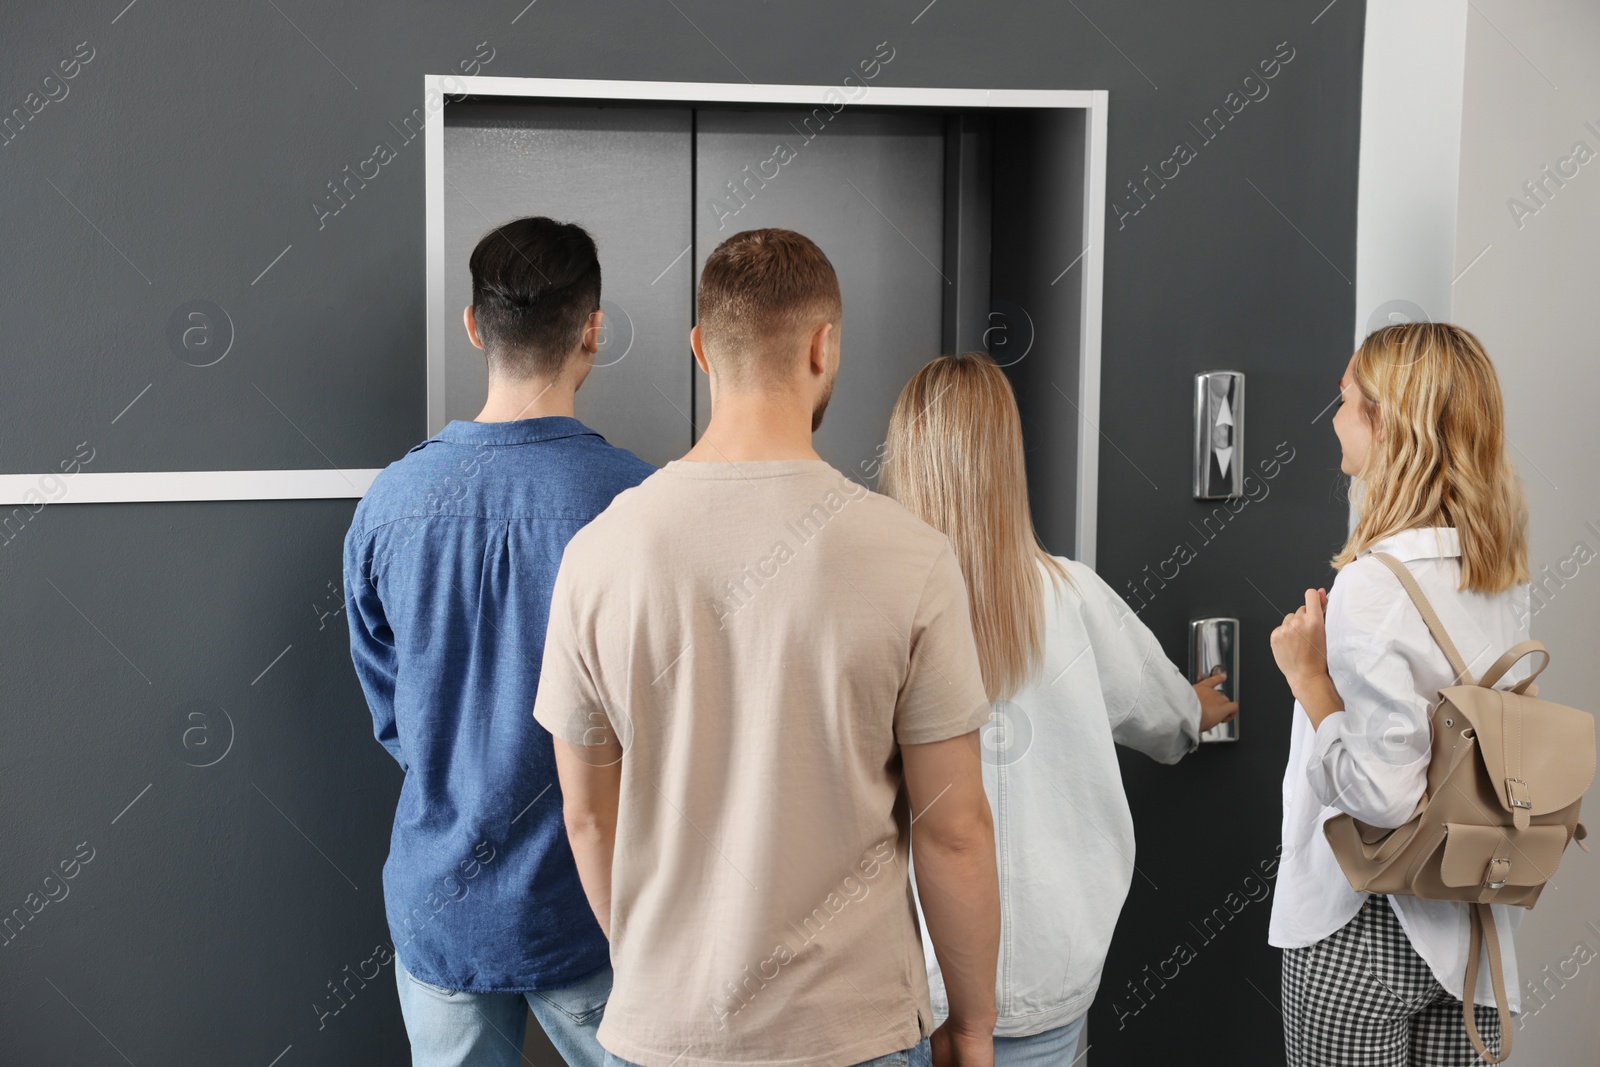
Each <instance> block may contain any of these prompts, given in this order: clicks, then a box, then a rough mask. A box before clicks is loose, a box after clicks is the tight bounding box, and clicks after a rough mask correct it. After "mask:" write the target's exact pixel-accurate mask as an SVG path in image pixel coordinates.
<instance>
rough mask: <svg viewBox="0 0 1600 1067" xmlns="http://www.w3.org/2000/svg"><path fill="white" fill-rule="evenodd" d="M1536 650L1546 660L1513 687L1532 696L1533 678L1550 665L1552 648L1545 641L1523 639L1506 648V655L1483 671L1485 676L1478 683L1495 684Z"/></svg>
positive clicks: (1516, 690) (1515, 690) (1516, 691)
mask: <svg viewBox="0 0 1600 1067" xmlns="http://www.w3.org/2000/svg"><path fill="white" fill-rule="evenodd" d="M1535 652H1537V653H1539V655H1541V656H1543V657H1544V661H1543V662H1542V663H1540V664H1539V666H1537V667H1535V668H1534V670H1533V673H1532V674H1530V675H1528V676H1527V677H1526V678H1524V679H1523V680H1522V681H1520V682H1518V683H1517V684H1516V685H1514V686H1512V687H1511V691H1512V692H1513V693H1524V694H1527V695H1528V696H1532V695H1533V694H1532V693H1528V687H1529V686H1531V685H1532V684H1533V680H1534V679H1535V678H1537V677H1539V675H1540V674H1541V673H1542V672H1543V671H1544V669H1545V668H1546V667H1548V666H1550V650H1549V649H1547V648H1545V647H1544V642H1543V641H1523V642H1522V643H1520V644H1515V645H1512V646H1511V647H1510V648H1509V649H1507V650H1506V654H1505V655H1503V656H1501V657H1500V658H1499V659H1497V660H1495V661H1494V662H1493V663H1491V664H1490V665H1489V669H1488V670H1486V671H1484V672H1483V677H1482V678H1479V679H1478V684H1479V685H1486V686H1493V685H1494V683H1496V682H1498V681H1499V680H1500V679H1501V678H1503V677H1504V676H1505V673H1506V671H1509V670H1510V669H1511V668H1512V667H1514V666H1516V664H1517V663H1518V662H1519V661H1520V660H1522V659H1523V658H1524V657H1526V656H1531V655H1533V654H1534V653H1535Z"/></svg>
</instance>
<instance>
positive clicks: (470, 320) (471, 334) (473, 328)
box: [461, 304, 483, 348]
mask: <svg viewBox="0 0 1600 1067" xmlns="http://www.w3.org/2000/svg"><path fill="white" fill-rule="evenodd" d="M461 323H462V325H464V326H466V328H467V340H469V341H471V342H472V347H474V348H482V347H483V339H482V338H481V337H479V336H478V317H477V316H476V315H474V314H473V313H472V305H471V304H468V305H467V310H465V311H463V312H462V313H461Z"/></svg>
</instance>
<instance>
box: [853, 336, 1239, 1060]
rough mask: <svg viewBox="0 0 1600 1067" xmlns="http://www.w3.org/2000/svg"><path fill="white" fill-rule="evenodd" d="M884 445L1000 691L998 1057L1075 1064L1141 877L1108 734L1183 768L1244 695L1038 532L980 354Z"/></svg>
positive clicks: (955, 359)
mask: <svg viewBox="0 0 1600 1067" xmlns="http://www.w3.org/2000/svg"><path fill="white" fill-rule="evenodd" d="M886 452H887V456H886V459H885V463H884V468H883V491H884V492H885V493H887V494H889V495H890V496H892V497H894V498H895V499H896V500H898V501H899V502H900V503H901V504H903V505H905V506H906V507H907V508H909V509H910V510H911V511H912V513H913V514H915V515H917V516H919V517H920V518H921V519H923V520H924V521H925V522H927V523H929V524H930V525H932V526H933V527H934V528H935V529H937V530H940V531H942V532H943V533H944V534H945V535H946V536H948V537H949V538H950V543H951V547H952V548H953V549H954V550H955V553H956V558H957V559H958V560H960V562H961V567H962V571H963V573H964V574H965V576H966V581H967V590H968V594H969V595H968V599H969V603H970V606H971V611H972V628H973V632H974V636H975V637H976V638H977V643H978V659H979V662H980V664H981V666H982V669H983V680H984V685H985V687H986V688H987V690H988V695H989V699H990V700H991V701H992V702H993V703H994V719H993V720H992V727H991V732H990V733H989V736H988V737H987V738H986V740H987V741H988V742H989V743H987V744H986V745H985V763H984V768H983V779H984V782H983V784H984V790H985V792H986V793H987V794H988V796H989V805H990V808H991V809H992V810H993V813H994V820H995V843H996V849H997V853H998V859H999V875H1000V898H1001V903H1000V910H1001V930H1000V958H999V968H998V972H997V974H998V979H997V982H996V989H995V1004H996V1008H997V1009H998V1012H999V1019H998V1022H997V1024H996V1026H995V1031H994V1036H995V1042H994V1052H995V1064H996V1067H1022V1065H1031V1064H1052V1065H1066V1064H1069V1063H1071V1062H1072V1061H1073V1059H1074V1058H1076V1056H1077V1054H1078V1053H1077V1045H1078V1038H1079V1035H1080V1033H1081V1031H1082V1028H1083V1020H1084V1018H1085V1016H1086V1014H1087V1012H1088V1010H1089V1005H1090V1002H1091V1001H1093V999H1094V995H1095V991H1096V989H1097V988H1098V987H1099V984H1100V972H1101V968H1102V967H1103V965H1104V963H1105V957H1106V950H1107V948H1108V946H1109V945H1110V942H1111V933H1112V930H1113V929H1114V928H1115V926H1116V923H1117V915H1118V913H1119V912H1120V911H1121V910H1122V903H1123V900H1124V899H1125V898H1126V896H1127V892H1128V886H1129V885H1130V883H1131V882H1132V878H1133V871H1134V866H1133V850H1134V844H1133V818H1132V815H1131V814H1130V812H1129V809H1128V801H1127V797H1126V795H1125V794H1124V793H1123V790H1122V779H1121V775H1120V773H1119V770H1118V766H1117V755H1116V745H1117V744H1124V745H1128V746H1129V747H1132V748H1136V749H1138V750H1139V751H1141V752H1143V753H1145V754H1146V755H1148V756H1150V757H1151V758H1153V759H1156V760H1159V761H1160V762H1162V763H1175V762H1176V761H1177V760H1179V759H1180V758H1182V757H1183V756H1184V755H1185V754H1186V753H1188V752H1190V751H1192V750H1193V749H1194V747H1195V746H1196V744H1197V743H1198V741H1199V736H1200V733H1201V732H1202V731H1204V730H1206V729H1209V728H1210V727H1211V726H1214V725H1216V724H1217V723H1219V722H1225V721H1227V720H1228V719H1231V718H1232V717H1233V716H1234V714H1235V713H1236V712H1237V711H1238V705H1237V704H1234V703H1232V702H1230V701H1228V699H1227V698H1226V697H1225V696H1223V695H1222V694H1221V693H1219V692H1218V691H1217V688H1216V687H1217V685H1218V684H1220V683H1221V682H1222V681H1223V677H1222V676H1221V675H1216V676H1213V677H1212V678H1210V679H1208V680H1206V681H1204V682H1202V683H1200V684H1199V685H1190V684H1189V683H1188V682H1187V681H1186V680H1185V679H1184V677H1183V675H1182V674H1180V673H1179V671H1178V670H1177V668H1175V667H1174V666H1173V665H1172V663H1171V662H1170V661H1168V660H1167V658H1166V656H1165V655H1164V654H1163V652H1162V651H1161V646H1160V644H1159V643H1157V641H1156V639H1155V636H1154V635H1153V634H1151V633H1150V631H1149V629H1148V628H1146V627H1145V625H1144V624H1143V623H1141V622H1140V621H1139V619H1138V617H1137V616H1135V615H1134V614H1133V613H1132V612H1131V611H1129V610H1128V607H1127V605H1126V604H1125V603H1123V601H1122V598H1121V597H1119V596H1117V594H1116V593H1115V592H1113V591H1112V589H1111V588H1110V587H1109V586H1108V585H1106V584H1105V583H1104V582H1103V581H1101V580H1100V578H1099V576H1097V575H1096V574H1095V573H1094V571H1093V570H1091V569H1090V568H1088V567H1086V566H1084V565H1083V564H1081V563H1077V562H1074V561H1072V560H1069V559H1064V558H1061V557H1058V556H1051V555H1050V554H1049V553H1047V552H1046V551H1045V550H1044V549H1043V548H1042V547H1041V546H1040V545H1039V542H1038V539H1037V538H1036V536H1035V534H1034V530H1033V520H1032V517H1031V515H1030V512H1029V508H1028V491H1027V477H1026V473H1025V471H1024V467H1023V451H1022V425H1021V420H1020V418H1019V417H1018V413H1017V402H1016V397H1015V396H1014V395H1013V393H1012V391H1011V385H1010V383H1009V382H1008V381H1007V380H1006V376H1005V374H1004V373H1003V372H1002V371H1001V370H1000V368H999V367H997V366H996V365H995V364H994V362H993V361H992V360H991V359H989V357H988V356H985V355H982V354H969V355H964V356H944V357H941V358H939V359H936V360H934V361H933V362H931V363H929V364H928V365H927V366H925V367H923V368H922V370H920V371H918V372H917V374H916V375H915V376H914V377H913V378H912V379H911V381H910V382H908V383H907V384H906V387H905V389H904V390H903V391H902V392H901V394H900V399H899V401H898V403H897V404H896V405H895V409H894V414H893V415H892V416H891V418H890V422H889V438H888V447H887V449H886ZM1086 874H1090V875H1092V877H1093V879H1094V885H1095V892H1094V893H1092V894H1087V893H1084V892H1082V887H1083V885H1084V877H1085V875H1086ZM923 949H924V953H925V955H926V958H927V966H928V978H929V986H930V988H931V990H932V994H933V1007H934V1012H935V1014H936V1015H938V1016H939V1017H940V1018H941V1019H943V1017H944V1014H945V1011H946V1005H945V997H944V983H943V981H942V978H941V974H940V968H939V961H938V959H937V957H936V955H935V954H934V951H933V948H932V946H931V945H929V944H928V943H927V940H926V938H924V943H923Z"/></svg>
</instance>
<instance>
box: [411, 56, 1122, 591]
mask: <svg viewBox="0 0 1600 1067" xmlns="http://www.w3.org/2000/svg"><path fill="white" fill-rule="evenodd" d="M446 94H451V95H456V94H467V95H471V96H480V97H481V96H501V97H518V98H524V99H536V100H614V101H619V102H628V101H639V102H646V103H661V102H678V103H683V104H686V105H689V106H693V105H695V104H784V105H790V106H813V107H814V106H818V105H829V104H836V103H837V102H838V101H839V100H840V98H841V95H842V93H841V91H840V87H839V86H836V85H740V84H735V83H732V82H647V81H590V80H584V79H572V78H500V77H484V76H480V77H472V78H469V77H461V76H457V75H429V76H428V77H427V78H426V79H425V85H424V100H425V101H426V102H428V104H429V108H428V110H429V119H428V123H427V127H426V132H425V134H424V137H425V146H424V153H425V157H426V158H425V161H424V167H425V171H426V177H425V182H426V191H425V195H426V197H427V210H426V214H427V220H428V250H427V254H428V431H429V432H430V433H435V432H437V431H438V430H439V428H440V427H442V426H443V425H444V421H445V419H444V389H445V345H446V340H447V338H448V337H449V333H448V331H449V330H450V329H451V328H452V327H456V328H459V326H457V324H458V323H459V321H460V320H459V318H458V317H456V316H455V315H453V314H451V313H450V312H449V311H448V310H447V309H445V308H444V293H445V266H446V264H445V261H444V123H443V122H440V121H435V120H436V119H437V118H438V117H439V116H440V115H442V114H443V107H442V106H439V105H436V104H434V102H435V101H441V100H443V99H444V98H445V95H446ZM1108 97H1109V94H1108V93H1107V91H1106V90H1104V89H1063V90H1055V89H920V88H911V89H907V88H899V87H894V86H867V87H866V91H865V92H864V93H862V94H860V95H858V96H856V97H855V99H852V100H850V101H849V102H848V104H847V105H846V106H847V107H858V106H861V105H863V104H868V105H870V106H873V107H920V108H942V109H954V108H980V107H993V108H1077V109H1079V110H1082V111H1084V112H1086V113H1087V114H1086V118H1087V121H1086V122H1085V124H1084V130H1085V135H1086V137H1087V138H1088V143H1087V144H1086V145H1085V152H1084V172H1085V173H1084V176H1083V188H1084V203H1083V211H1084V218H1083V232H1084V235H1085V237H1086V238H1087V247H1086V248H1084V249H1083V250H1082V251H1081V252H1080V253H1078V255H1079V259H1081V260H1082V267H1083V271H1082V273H1081V274H1080V275H1079V284H1080V294H1079V295H1080V300H1081V304H1082V315H1081V323H1082V325H1081V327H1080V335H1079V357H1080V358H1079V363H1078V398H1079V403H1078V471H1077V475H1078V486H1077V490H1078V491H1077V500H1076V502H1075V503H1076V508H1075V511H1074V520H1073V521H1074V526H1075V528H1074V530H1073V537H1074V547H1075V551H1076V553H1077V557H1078V558H1079V559H1080V560H1082V561H1083V562H1084V563H1087V564H1089V565H1090V566H1093V565H1094V559H1095V523H1096V519H1097V517H1098V512H1099V507H1098V503H1099V498H1100V485H1099V481H1100V429H1099V422H1100V323H1101V293H1102V289H1103V285H1104V256H1103V254H1102V252H1103V248H1104V244H1105V219H1106V109H1107V106H1108V102H1109V100H1108ZM1073 262H1076V261H1073V260H1069V261H1066V262H1063V263H1062V267H1063V268H1065V267H1069V266H1070V265H1071V264H1072V263H1073Z"/></svg>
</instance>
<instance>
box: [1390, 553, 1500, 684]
mask: <svg viewBox="0 0 1600 1067" xmlns="http://www.w3.org/2000/svg"><path fill="white" fill-rule="evenodd" d="M1372 558H1373V559H1375V560H1378V561H1379V562H1380V563H1382V564H1383V565H1384V566H1385V567H1388V568H1389V569H1390V570H1391V571H1393V572H1394V576H1395V577H1396V578H1398V579H1400V585H1401V587H1402V588H1404V589H1405V591H1406V593H1407V594H1408V595H1409V596H1410V597H1411V602H1412V603H1413V604H1415V605H1416V606H1417V611H1419V612H1421V613H1422V621H1423V622H1425V623H1427V624H1428V632H1429V633H1431V634H1433V639H1434V640H1435V641H1437V642H1438V643H1439V647H1440V648H1441V649H1443V650H1444V658H1445V659H1447V660H1449V661H1450V667H1451V669H1452V670H1454V671H1455V672H1456V679H1457V681H1459V682H1461V683H1462V684H1464V685H1472V684H1473V681H1472V675H1471V674H1469V673H1467V661H1466V660H1464V659H1462V658H1461V653H1460V652H1457V651H1456V643H1455V642H1454V641H1452V640H1450V635H1449V634H1448V633H1446V632H1445V628H1444V623H1442V622H1440V621H1439V613H1438V612H1436V611H1434V610H1433V605H1432V604H1431V603H1429V602H1428V597H1427V595H1426V594H1424V593H1423V591H1422V586H1420V585H1418V584H1417V580H1416V578H1414V577H1412V575H1411V572H1410V571H1409V570H1407V569H1406V565H1405V564H1404V563H1401V562H1400V561H1399V560H1397V559H1395V558H1394V557H1393V556H1391V555H1389V553H1387V552H1374V553H1372ZM1507 666H1508V667H1509V666H1510V664H1507ZM1502 670H1503V668H1502Z"/></svg>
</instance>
